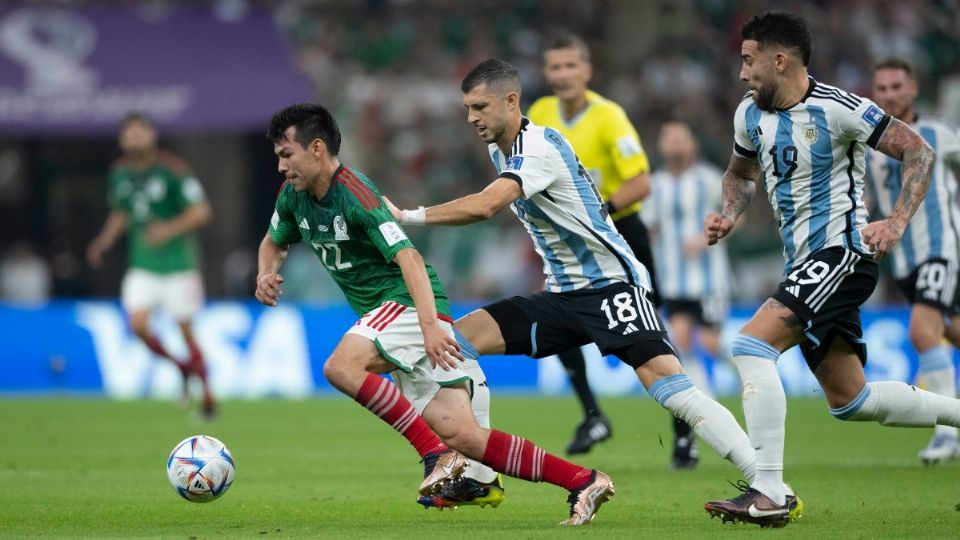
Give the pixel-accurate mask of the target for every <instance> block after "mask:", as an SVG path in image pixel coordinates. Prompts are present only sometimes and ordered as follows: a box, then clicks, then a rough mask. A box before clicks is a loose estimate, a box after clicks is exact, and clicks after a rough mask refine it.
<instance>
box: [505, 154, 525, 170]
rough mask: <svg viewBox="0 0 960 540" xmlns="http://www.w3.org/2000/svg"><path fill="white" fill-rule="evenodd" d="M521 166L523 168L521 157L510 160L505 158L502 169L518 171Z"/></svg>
mask: <svg viewBox="0 0 960 540" xmlns="http://www.w3.org/2000/svg"><path fill="white" fill-rule="evenodd" d="M522 166H523V156H513V157H511V158H507V164H506V166H505V167H504V169H505V170H514V171H519V170H520V167H522Z"/></svg>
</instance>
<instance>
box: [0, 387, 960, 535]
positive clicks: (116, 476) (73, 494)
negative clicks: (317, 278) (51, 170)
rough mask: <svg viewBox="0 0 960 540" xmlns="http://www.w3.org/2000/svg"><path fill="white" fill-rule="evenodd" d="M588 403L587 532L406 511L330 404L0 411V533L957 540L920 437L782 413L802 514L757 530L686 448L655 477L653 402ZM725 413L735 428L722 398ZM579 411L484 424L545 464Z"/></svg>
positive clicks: (525, 509) (539, 509) (521, 497)
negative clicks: (920, 455) (720, 501)
mask: <svg viewBox="0 0 960 540" xmlns="http://www.w3.org/2000/svg"><path fill="white" fill-rule="evenodd" d="M602 403H603V405H604V406H605V408H606V409H607V412H608V415H609V416H610V418H611V420H612V422H613V428H614V437H613V439H611V440H610V441H608V442H606V443H604V444H602V445H600V446H598V447H597V448H595V450H594V451H593V452H592V453H591V454H589V455H587V456H581V457H580V458H578V459H577V461H578V462H580V463H582V464H584V465H587V466H592V467H597V468H600V469H602V470H604V471H606V472H607V473H608V474H610V475H611V476H612V477H613V479H614V482H615V483H616V487H617V495H616V497H614V498H613V499H612V501H611V502H610V503H608V504H607V505H605V506H604V507H603V508H602V509H601V511H600V513H599V514H598V516H597V518H596V520H595V521H594V523H593V524H592V525H590V526H589V527H585V528H580V529H565V528H561V527H558V526H557V523H558V522H560V521H561V520H562V519H564V518H565V517H566V516H567V505H566V503H565V499H566V493H565V492H564V491H562V490H561V489H559V488H556V487H554V486H551V485H548V484H530V483H527V482H523V481H520V480H515V479H508V480H507V484H506V490H507V500H506V501H505V502H504V503H503V504H502V505H501V506H500V507H499V508H497V509H491V508H486V509H483V510H481V509H479V508H475V507H464V508H460V509H457V510H454V511H449V510H447V511H443V512H438V511H436V510H430V511H425V510H423V509H422V508H421V507H420V506H419V505H417V504H415V502H414V501H415V499H416V487H417V485H418V484H419V481H420V479H421V476H422V467H421V465H420V464H419V463H417V456H416V453H415V452H414V451H413V449H412V448H410V447H409V445H407V443H406V441H404V440H403V439H402V438H400V437H399V436H398V435H395V434H394V432H393V431H392V430H390V429H389V428H388V427H387V426H386V425H384V424H383V423H382V422H380V421H379V420H378V419H376V418H374V417H373V416H371V415H370V414H369V413H368V412H366V411H365V410H364V409H361V408H360V407H359V406H357V405H356V404H355V403H353V402H352V401H349V400H347V399H340V398H318V399H311V400H306V401H284V400H268V401H244V402H227V403H224V404H223V406H222V414H221V416H220V418H219V419H217V420H216V421H214V422H212V423H209V424H198V423H196V422H195V421H193V420H192V419H191V416H190V415H189V413H187V412H185V411H182V410H179V409H178V408H177V407H176V405H174V404H172V403H167V402H156V401H139V402H113V401H107V400H86V399H56V400H41V399H37V400H34V399H26V400H0V537H4V538H24V537H37V536H42V537H47V538H50V537H53V538H72V537H93V538H133V537H138V538H184V539H194V538H198V539H199V538H385V537H389V538H394V537H404V538H420V539H423V538H485V539H508V540H516V539H519V538H560V537H579V538H583V537H586V536H596V537H603V538H611V537H616V538H638V537H641V536H642V537H646V538H657V539H663V538H759V537H765V538H773V537H776V538H844V539H853V538H924V539H933V538H958V537H960V511H958V508H960V506H958V503H960V463H956V462H954V463H949V464H945V465H939V466H936V467H923V466H921V465H920V464H919V463H918V461H917V459H916V452H917V451H918V450H919V449H920V448H922V447H923V446H924V445H925V444H926V442H927V439H928V437H929V435H930V430H926V429H923V430H921V429H894V428H883V427H880V426H878V425H874V424H854V423H843V422H839V421H837V420H834V419H833V418H832V417H830V415H829V414H828V413H827V410H826V405H825V403H824V402H823V401H822V400H816V399H796V400H792V401H791V402H790V404H789V409H788V411H789V412H788V418H787V422H788V424H787V455H786V464H787V480H788V481H789V482H791V483H792V484H793V486H794V488H795V489H796V490H797V492H798V493H799V494H800V496H801V498H803V499H804V501H805V502H806V515H805V517H804V518H803V519H802V520H800V521H799V522H796V523H792V524H790V525H789V526H788V527H787V528H786V529H781V530H767V529H760V528H759V527H756V526H753V525H732V524H729V523H728V524H725V525H724V524H721V523H720V520H718V519H713V520H711V519H710V518H709V516H708V515H707V514H706V513H705V512H704V511H703V503H704V502H705V501H706V500H708V499H714V498H729V497H731V496H733V495H734V494H735V493H736V492H735V491H734V490H733V489H732V488H731V486H730V485H729V484H727V480H736V479H737V478H738V475H737V474H736V471H735V470H734V469H733V467H732V466H731V465H729V464H727V463H726V462H725V461H723V460H721V459H720V458H718V457H716V456H715V455H714V454H712V453H711V451H710V450H709V449H707V448H706V447H704V446H703V445H701V457H702V459H701V463H700V466H699V467H698V468H697V469H696V470H693V471H672V470H670V469H669V468H668V466H667V463H668V459H669V454H670V448H669V447H670V437H671V434H670V428H669V426H670V423H669V420H668V417H667V413H666V412H665V411H663V410H662V409H660V408H659V406H657V405H656V404H655V403H654V402H653V401H652V400H650V399H645V398H617V399H605V400H603V401H602ZM724 403H725V404H726V405H727V406H728V407H731V409H732V410H734V411H736V412H737V413H738V416H739V411H740V404H739V402H738V401H737V400H725V402H724ZM578 415H579V411H578V408H577V405H576V403H575V401H574V400H573V398H563V397H561V398H523V397H498V396H496V395H495V396H494V402H493V416H494V423H495V425H496V427H498V428H500V429H502V430H505V431H510V432H513V433H517V434H521V435H523V436H526V437H528V438H530V439H532V440H534V441H535V442H537V443H538V444H540V445H541V446H543V447H544V448H545V449H547V450H548V451H551V452H554V453H557V452H561V451H562V449H563V447H564V445H565V444H566V442H567V438H568V436H569V435H570V433H571V430H572V428H573V425H574V424H575V423H576V422H577V420H578ZM196 433H204V434H208V435H212V436H214V437H217V438H219V439H221V440H222V441H224V442H225V443H226V444H227V446H228V447H229V448H230V450H231V451H232V452H233V455H234V457H235V459H236V462H237V476H236V481H235V482H234V484H233V487H231V488H230V491H229V492H228V493H227V494H226V495H224V497H223V498H222V499H220V500H218V501H215V502H213V503H209V504H194V503H189V502H187V501H185V500H182V499H181V498H180V497H178V496H177V495H176V493H174V491H173V490H172V489H171V488H170V486H169V484H168V483H167V479H166V474H165V471H164V464H165V460H166V457H167V454H168V453H169V452H170V450H171V449H172V448H173V446H174V444H176V443H177V442H178V441H180V440H181V439H183V438H185V437H187V436H189V435H193V434H196ZM661 440H662V443H661Z"/></svg>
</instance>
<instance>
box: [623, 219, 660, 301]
mask: <svg viewBox="0 0 960 540" xmlns="http://www.w3.org/2000/svg"><path fill="white" fill-rule="evenodd" d="M613 224H614V225H615V226H616V227H617V232H619V233H620V236H622V237H623V239H624V240H626V241H627V245H628V246H630V249H631V250H632V251H633V255H634V257H636V258H637V260H638V261H640V263H641V264H643V266H645V267H646V268H647V272H649V273H650V287H651V288H653V293H652V294H651V295H650V300H651V301H652V302H653V305H655V306H656V307H658V308H659V307H660V306H662V305H663V299H662V298H660V293H659V292H658V291H659V290H660V287H658V286H657V272H656V270H654V266H653V252H652V251H650V235H649V234H648V233H647V226H646V225H644V224H643V220H641V219H640V214H630V215H629V216H624V217H622V218H620V219H618V220H616V221H614V222H613Z"/></svg>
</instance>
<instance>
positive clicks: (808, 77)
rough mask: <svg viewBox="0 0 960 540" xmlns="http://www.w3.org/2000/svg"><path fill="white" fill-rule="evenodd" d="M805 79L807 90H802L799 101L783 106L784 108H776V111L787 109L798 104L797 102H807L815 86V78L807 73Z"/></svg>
mask: <svg viewBox="0 0 960 540" xmlns="http://www.w3.org/2000/svg"><path fill="white" fill-rule="evenodd" d="M807 81H809V82H810V84H809V85H807V91H806V92H804V94H803V97H802V98H800V101H798V102H796V103H794V104H793V105H791V106H789V107H784V108H782V109H777V110H778V111H789V110H790V109H792V108H794V107H796V106H797V105H799V104H801V103H806V102H807V98H808V97H810V94H812V93H813V89H814V88H816V87H817V80H816V79H814V78H813V77H811V76H810V75H807Z"/></svg>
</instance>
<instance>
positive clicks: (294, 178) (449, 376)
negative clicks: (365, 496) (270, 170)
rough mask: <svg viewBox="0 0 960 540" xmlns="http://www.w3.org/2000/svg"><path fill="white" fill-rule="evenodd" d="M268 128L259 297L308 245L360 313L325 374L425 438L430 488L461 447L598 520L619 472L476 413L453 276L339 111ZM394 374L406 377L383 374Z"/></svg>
mask: <svg viewBox="0 0 960 540" xmlns="http://www.w3.org/2000/svg"><path fill="white" fill-rule="evenodd" d="M268 136H269V138H270V140H271V141H273V144H274V152H275V153H276V154H277V157H278V168H279V170H280V172H281V173H283V175H284V176H285V177H286V178H287V181H286V182H285V183H284V185H283V187H281V189H280V194H279V195H278V196H277V202H276V210H275V211H274V214H273V218H272V219H271V221H270V227H269V230H268V231H267V234H266V235H265V236H264V238H263V240H262V241H261V243H260V251H259V263H258V268H259V271H258V274H257V289H256V297H257V299H258V300H259V301H260V302H262V303H264V304H266V305H268V306H276V305H277V302H278V299H279V297H280V294H281V292H282V291H281V286H282V283H283V277H281V276H280V274H279V273H278V271H279V269H280V266H281V265H282V264H283V261H284V259H285V258H286V254H287V250H288V247H289V245H290V244H292V243H296V242H301V241H302V242H305V243H307V244H309V245H310V246H311V247H312V248H313V250H314V253H316V255H317V257H318V258H319V259H320V262H321V263H322V264H323V266H324V267H325V268H326V269H327V271H328V272H329V273H330V275H331V277H333V279H334V280H335V281H336V282H337V285H339V286H340V289H341V290H342V291H343V293H344V295H346V297H347V301H348V302H349V304H350V306H351V307H352V308H353V310H354V312H356V314H357V315H358V316H359V317H360V319H359V320H358V321H357V323H356V324H355V325H353V326H352V327H351V328H350V329H349V330H348V331H347V333H346V334H345V335H344V336H343V338H342V339H341V341H340V343H339V344H338V345H337V347H336V349H335V350H334V351H333V353H332V354H331V356H330V358H329V359H327V361H326V363H325V364H324V366H323V374H324V376H325V377H326V378H327V380H328V381H330V384H332V385H333V386H334V387H335V388H337V389H338V390H340V391H341V392H343V393H344V394H347V395H348V396H350V397H352V398H353V399H355V400H356V401H357V402H358V403H359V404H360V405H362V406H364V407H366V408H367V409H369V410H370V412H372V413H373V414H375V415H377V416H378V417H380V418H381V419H382V420H383V421H384V422H386V423H388V424H390V426H391V427H392V428H393V429H394V430H396V431H397V432H398V433H400V434H401V435H403V436H404V437H406V438H407V440H408V441H409V442H410V444H411V445H412V446H413V447H414V448H416V450H417V452H418V453H419V454H420V457H421V458H423V463H424V480H423V483H422V484H421V485H420V495H421V496H422V497H427V498H428V499H429V498H432V497H433V496H435V495H437V493H438V492H439V491H440V490H441V489H442V487H443V486H445V485H447V484H448V483H449V482H450V481H451V480H453V479H455V478H457V477H459V476H460V475H461V473H462V472H463V469H464V467H466V465H467V464H466V461H465V460H464V458H463V456H462V455H460V454H458V453H457V452H460V453H462V454H463V455H465V456H467V457H469V458H472V459H474V460H476V461H479V462H482V463H483V464H485V465H487V466H489V467H492V468H493V469H495V470H497V471H500V472H502V473H504V474H508V475H510V476H515V477H517V478H522V479H524V480H529V481H532V482H549V483H551V484H554V485H557V486H560V487H562V488H564V489H566V490H568V491H570V496H569V499H570V500H573V501H575V502H576V503H577V504H578V506H577V508H578V509H581V510H582V508H583V507H584V506H589V511H588V512H583V511H579V512H578V513H574V512H571V515H570V518H569V519H568V520H566V521H564V522H563V524H565V525H584V524H587V523H589V522H590V520H591V519H593V516H594V514H595V511H596V508H597V507H599V506H600V504H601V503H602V502H603V501H604V500H606V498H607V497H609V496H612V495H613V485H612V483H611V482H610V479H609V477H608V476H607V475H605V474H603V473H602V472H599V471H596V470H592V469H585V468H583V467H580V466H578V465H575V464H573V463H570V462H567V461H565V460H563V459H560V458H558V457H555V456H553V455H551V454H548V453H546V452H544V451H543V450H542V449H540V448H539V447H537V446H536V445H534V444H533V443H531V442H530V441H528V440H526V439H523V438H521V437H517V436H515V435H510V434H507V433H503V432H500V431H496V430H490V429H487V426H481V425H480V424H478V423H477V419H476V416H478V414H477V412H476V411H474V410H473V409H472V408H471V403H470V402H471V395H472V394H473V393H474V392H475V391H477V390H478V387H479V386H481V385H483V386H484V387H485V385H486V379H485V378H484V376H483V372H482V371H481V370H480V367H479V364H477V362H476V358H473V359H472V360H471V361H468V362H462V358H461V356H460V353H459V352H458V351H459V345H458V343H457V339H456V338H455V337H454V331H453V326H452V324H451V323H452V320H451V318H450V306H449V305H448V302H447V296H446V293H445V292H444V289H443V285H442V284H441V283H440V280H439V279H438V278H437V275H436V272H435V271H434V270H433V268H431V267H429V266H425V265H424V262H423V259H422V258H421V257H420V253H419V252H418V251H417V250H416V248H415V247H414V246H413V243H412V242H411V241H410V240H409V239H408V238H407V236H406V235H405V234H404V232H403V230H402V229H401V228H400V227H399V226H398V225H397V223H396V221H394V218H393V216H392V215H391V212H390V210H389V209H388V208H387V206H385V205H383V204H382V202H381V198H380V195H379V193H378V192H377V190H376V188H375V187H374V185H373V184H372V183H371V182H370V181H369V180H368V179H367V178H366V177H365V176H363V175H362V174H361V173H359V172H357V171H354V170H353V169H350V168H348V167H344V166H343V165H341V164H340V161H339V159H338V157H337V155H338V153H339V151H340V141H341V136H340V130H339V128H338V127H337V123H336V121H335V120H334V119H333V117H332V116H331V115H330V113H329V112H328V111H327V110H326V109H325V108H323V107H322V106H320V105H316V104H300V105H292V106H290V107H287V108H286V109H284V110H282V111H280V112H278V113H277V114H275V115H274V116H273V119H272V120H271V122H270V130H269V132H268ZM387 372H389V373H391V376H392V377H393V379H394V381H395V382H396V384H394V383H391V382H390V381H389V380H387V379H385V378H383V377H380V376H379V375H377V374H379V373H387ZM488 396H489V394H488ZM487 400H488V401H489V397H488V398H487ZM487 407H489V405H487ZM438 436H439V438H438ZM744 438H746V436H744ZM441 439H443V441H446V444H445V443H444V442H442V441H441ZM447 444H449V445H450V446H449V447H448V446H447ZM450 448H453V449H454V450H456V452H455V451H451V450H450ZM476 466H477V467H481V466H480V465H479V464H476ZM473 467H474V466H473V465H471V466H470V468H473ZM488 471H489V469H488ZM490 473H492V471H490ZM491 476H492V477H491V478H489V479H488V482H494V481H495V477H496V474H495V473H492V474H491ZM472 495H474V496H480V494H478V493H476V492H474V493H472ZM500 498H501V499H502V490H500ZM454 502H459V501H454ZM498 502H499V501H497V503H498ZM430 506H432V505H430ZM451 506H452V504H451Z"/></svg>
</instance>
